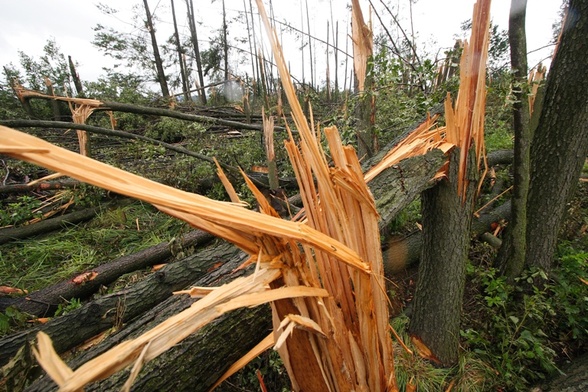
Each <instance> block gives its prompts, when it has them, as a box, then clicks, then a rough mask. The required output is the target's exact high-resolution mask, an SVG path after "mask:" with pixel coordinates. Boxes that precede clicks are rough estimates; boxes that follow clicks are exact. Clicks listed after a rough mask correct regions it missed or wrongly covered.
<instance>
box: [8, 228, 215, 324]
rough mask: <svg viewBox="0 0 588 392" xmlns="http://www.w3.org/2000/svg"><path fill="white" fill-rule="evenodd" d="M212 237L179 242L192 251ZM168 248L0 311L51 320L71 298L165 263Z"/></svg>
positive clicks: (195, 235) (196, 235)
mask: <svg viewBox="0 0 588 392" xmlns="http://www.w3.org/2000/svg"><path fill="white" fill-rule="evenodd" d="M212 238H213V236H212V235H210V234H208V233H205V232H203V231H200V230H196V231H193V232H190V233H188V234H187V235H185V236H184V237H183V238H182V239H181V241H180V242H181V246H182V247H192V246H197V245H200V244H202V243H204V242H206V241H210V240H212ZM172 256H173V254H172V249H171V244H169V243H167V242H164V243H161V244H159V245H156V246H153V247H151V248H148V249H144V250H142V251H140V252H137V253H134V254H131V255H127V256H123V257H120V258H118V259H116V260H114V261H112V262H110V263H107V264H102V265H100V266H98V267H96V268H92V269H91V270H88V271H86V272H80V273H79V274H78V275H77V276H76V277H74V278H72V279H68V280H66V281H62V282H59V283H57V284H55V285H52V286H49V287H46V288H44V289H42V290H39V291H35V292H33V293H31V294H29V295H27V296H25V297H17V298H1V297H0V311H2V312H3V311H5V310H6V308H7V307H9V306H11V307H14V308H16V309H18V310H19V311H21V312H25V313H28V314H32V315H35V316H37V317H50V316H52V315H53V314H54V313H55V310H56V309H57V306H58V305H59V304H60V303H63V301H64V300H69V299H71V298H78V299H85V298H87V297H88V296H90V295H92V294H94V293H95V292H97V291H98V289H99V288H100V287H101V286H103V285H108V284H110V283H112V282H114V281H115V280H116V279H118V278H119V277H120V276H122V275H124V274H126V273H129V272H132V271H136V270H139V269H141V268H145V267H147V266H151V265H155V264H161V263H165V262H166V261H167V260H168V259H169V258H170V257H172Z"/></svg>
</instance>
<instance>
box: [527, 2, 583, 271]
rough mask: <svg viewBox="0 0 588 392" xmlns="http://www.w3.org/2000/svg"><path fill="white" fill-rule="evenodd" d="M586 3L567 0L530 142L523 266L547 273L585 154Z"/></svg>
mask: <svg viewBox="0 0 588 392" xmlns="http://www.w3.org/2000/svg"><path fill="white" fill-rule="evenodd" d="M586 37H588V0H571V1H570V6H569V11H568V14H567V18H566V21H565V24H564V26H563V32H562V35H561V41H560V44H559V47H558V48H557V53H556V55H555V58H554V60H553V62H552V64H551V69H550V71H549V74H548V76H547V82H546V86H545V96H544V101H543V105H542V110H541V115H540V117H539V124H538V126H537V129H536V130H535V133H534V136H533V141H532V143H531V184H530V188H529V196H528V198H527V264H528V265H532V266H537V267H540V268H543V269H546V270H549V269H550V268H551V264H552V261H553V253H554V250H555V245H556V241H557V235H558V233H559V229H560V226H561V223H562V219H563V216H564V213H565V210H566V203H567V202H568V200H569V198H570V197H571V195H572V194H573V191H574V188H575V187H576V185H577V183H578V178H579V177H580V173H581V170H582V165H583V164H584V161H585V160H586V155H587V154H588V67H586V64H588V51H587V50H586Z"/></svg>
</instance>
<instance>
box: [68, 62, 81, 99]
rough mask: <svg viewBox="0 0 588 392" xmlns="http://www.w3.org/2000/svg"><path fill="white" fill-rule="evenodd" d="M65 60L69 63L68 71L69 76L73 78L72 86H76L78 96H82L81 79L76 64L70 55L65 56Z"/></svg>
mask: <svg viewBox="0 0 588 392" xmlns="http://www.w3.org/2000/svg"><path fill="white" fill-rule="evenodd" d="M67 61H68V63H69V72H70V74H71V78H72V79H73V82H74V86H75V87H76V92H77V93H78V97H80V98H83V97H84V87H83V86H82V81H81V80H80V76H79V75H78V72H77V71H76V66H75V64H74V62H73V60H72V59H71V56H67Z"/></svg>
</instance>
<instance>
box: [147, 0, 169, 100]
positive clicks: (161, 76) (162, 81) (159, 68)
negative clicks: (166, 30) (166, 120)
mask: <svg viewBox="0 0 588 392" xmlns="http://www.w3.org/2000/svg"><path fill="white" fill-rule="evenodd" d="M143 6H144V7H145V16H146V18H147V21H146V22H145V27H147V30H148V31H149V35H150V36H151V45H152V47H153V60H154V61H155V70H156V75H157V82H158V83H159V86H160V88H161V95H163V97H164V98H168V97H169V96H170V95H169V89H168V87H167V79H166V77H165V71H164V70H163V61H161V55H160V54H159V46H158V45H157V38H156V37H155V28H154V27H153V20H152V19H151V12H150V11H149V4H147V0H143Z"/></svg>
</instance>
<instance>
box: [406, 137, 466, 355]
mask: <svg viewBox="0 0 588 392" xmlns="http://www.w3.org/2000/svg"><path fill="white" fill-rule="evenodd" d="M470 159H473V158H472V157H471V156H470ZM458 166H459V149H457V148H456V149H455V150H454V151H453V152H452V153H451V156H450V161H449V169H448V171H449V173H448V179H447V180H443V181H441V182H439V183H438V184H437V185H436V186H435V187H433V188H431V189H428V190H426V191H424V192H423V194H422V224H423V234H422V236H423V248H422V253H421V262H420V264H419V275H418V281H417V286H416V291H415V295H414V300H413V302H414V311H413V315H412V317H411V319H410V324H409V332H410V333H411V335H413V336H416V337H417V338H419V339H420V340H421V341H422V342H423V343H424V344H425V346H427V347H428V348H429V349H430V350H431V351H432V353H433V355H434V356H435V357H436V359H437V361H438V362H439V363H440V364H441V365H443V366H452V365H454V364H455V363H456V362H457V360H458V349H459V326H460V320H461V310H462V303H463V292H464V286H465V267H466V260H467V256H468V248H469V243H470V228H471V221H472V214H473V201H474V194H475V186H476V183H477V182H476V181H475V180H474V179H473V178H472V180H471V181H470V183H469V189H468V190H467V194H466V195H467V196H466V200H465V201H464V200H462V197H461V195H460V194H459V193H458V190H457V189H458V187H457V171H458ZM469 166H470V168H472V167H473V168H476V165H475V163H474V164H471V165H469ZM470 170H472V169H470ZM476 170H477V168H476Z"/></svg>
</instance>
